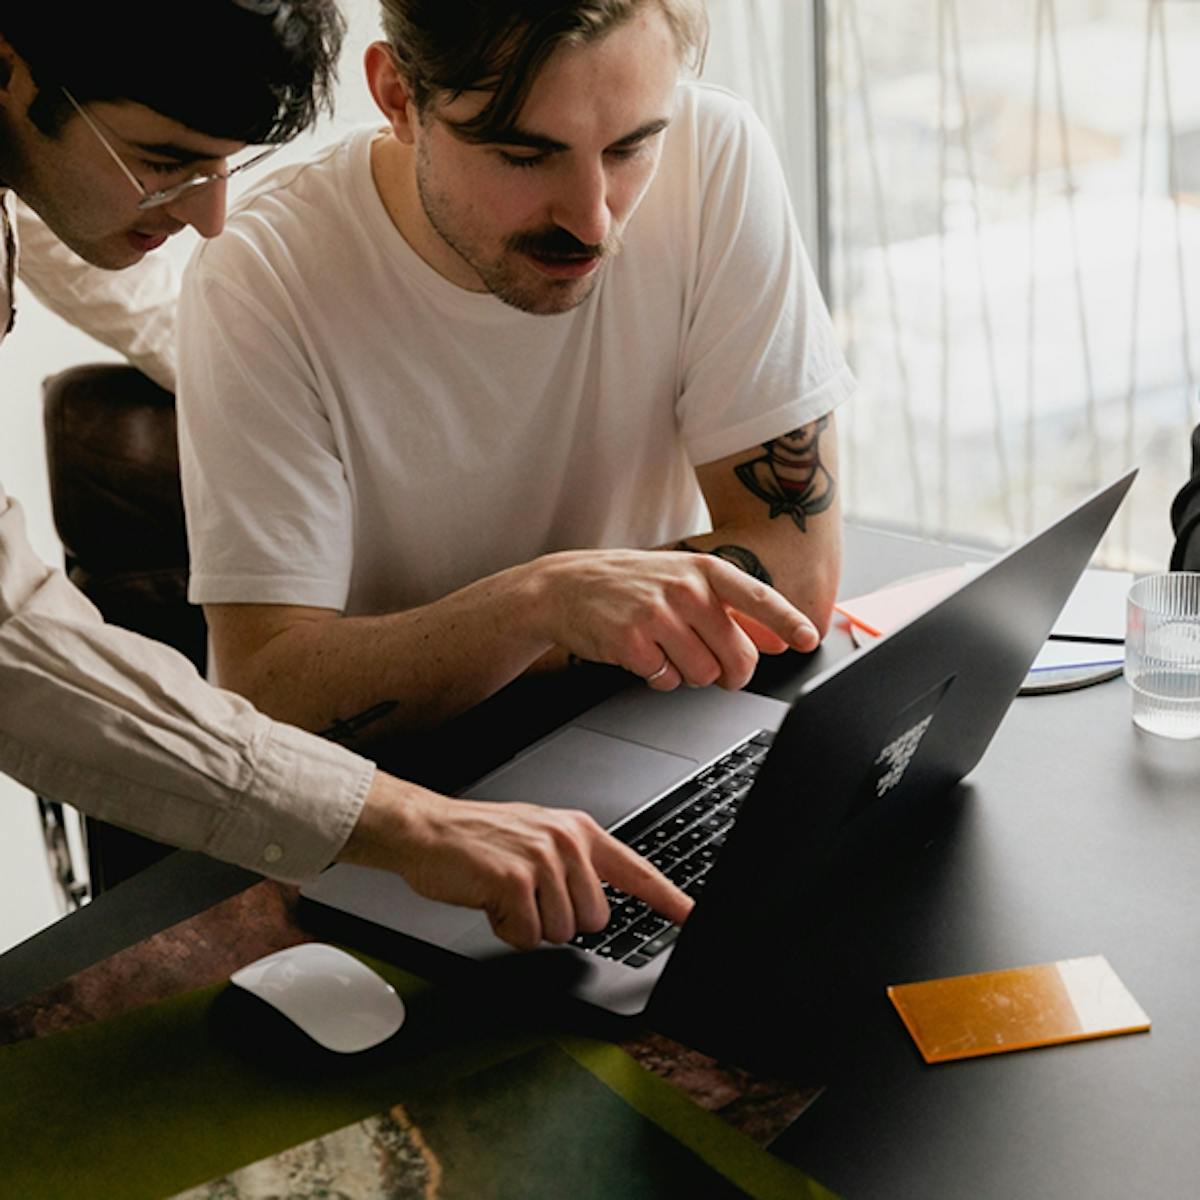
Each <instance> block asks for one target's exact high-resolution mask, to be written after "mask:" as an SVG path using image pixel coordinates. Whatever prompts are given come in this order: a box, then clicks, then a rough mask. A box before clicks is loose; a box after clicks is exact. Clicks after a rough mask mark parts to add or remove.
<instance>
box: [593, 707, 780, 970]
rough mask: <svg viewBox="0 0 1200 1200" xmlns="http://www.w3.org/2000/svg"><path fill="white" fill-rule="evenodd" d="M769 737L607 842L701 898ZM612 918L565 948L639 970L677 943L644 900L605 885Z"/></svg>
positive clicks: (752, 740)
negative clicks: (628, 849)
mask: <svg viewBox="0 0 1200 1200" xmlns="http://www.w3.org/2000/svg"><path fill="white" fill-rule="evenodd" d="M772 736H773V735H772V734H771V733H769V732H767V731H765V730H760V731H759V732H758V733H756V734H753V735H752V736H751V737H748V738H746V740H745V741H744V742H741V743H739V744H738V745H737V746H735V747H734V748H733V749H732V750H730V751H729V753H728V754H726V755H724V756H723V757H722V758H719V759H718V760H717V761H716V762H714V763H712V764H711V765H710V766H707V767H705V768H704V770H703V771H701V772H700V773H699V774H697V775H693V776H692V778H691V779H689V780H687V781H686V782H685V783H682V784H680V785H679V787H677V788H675V790H674V791H672V792H669V793H668V794H667V795H666V796H664V797H663V798H662V799H661V800H659V801H657V802H656V803H654V804H652V805H651V806H650V807H649V808H648V809H646V810H645V811H644V812H640V813H638V815H637V816H636V817H634V818H633V819H632V820H630V821H627V822H626V823H625V824H624V825H623V826H621V827H620V828H619V829H616V830H614V831H613V836H614V837H616V838H617V839H618V840H619V841H622V842H624V843H625V844H626V845H628V846H631V847H632V848H633V849H634V850H636V851H637V852H638V853H639V854H641V855H643V856H644V857H646V858H648V859H649V860H650V861H651V862H652V863H653V864H654V865H655V866H656V867H658V869H659V870H660V871H662V873H663V874H664V875H666V877H667V878H668V879H670V880H671V881H672V882H673V883H674V884H676V886H678V887H680V888H682V889H683V891H685V892H687V894H688V895H689V896H693V897H696V896H699V895H700V893H701V892H702V891H703V890H704V884H705V881H706V880H707V878H708V872H709V871H710V870H711V869H712V865H713V863H714V862H716V860H717V855H718V854H719V853H720V850H721V847H722V846H723V845H724V844H725V838H726V836H727V834H728V832H729V829H730V827H731V826H732V825H733V822H734V819H735V818H736V817H737V813H738V810H739V809H740V808H741V806H742V801H743V800H744V799H745V796H746V793H747V792H748V791H749V790H750V785H751V784H753V782H754V779H755V776H756V775H757V774H758V766H759V763H760V762H762V760H763V758H764V757H766V753H767V750H768V748H769V747H770V745H771V738H772ZM604 894H605V896H607V898H608V904H609V908H610V909H611V913H612V915H611V916H610V917H609V921H608V924H607V925H606V926H605V927H604V928H603V929H602V930H600V931H599V932H598V933H579V934H576V935H575V937H574V938H572V939H571V945H572V946H575V947H577V948H578V949H580V950H586V951H587V952H588V953H590V954H597V955H599V956H600V957H601V958H608V959H612V960H613V961H614V962H621V963H624V964H625V965H626V966H627V967H644V966H645V965H646V964H647V963H648V962H650V960H651V959H653V958H654V956H655V955H656V954H661V953H662V952H663V951H664V950H665V949H666V948H667V947H668V946H670V945H671V943H672V942H674V940H675V939H676V938H677V937H678V936H679V926H678V925H672V924H671V922H670V921H668V920H667V919H666V918H665V917H660V916H659V915H658V913H656V912H655V911H654V910H653V909H652V908H651V907H650V906H649V905H648V904H647V903H646V902H645V901H644V900H639V899H637V897H636V896H631V895H629V894H628V893H627V892H623V891H621V890H620V889H619V888H615V887H613V886H612V884H610V883H606V884H604Z"/></svg>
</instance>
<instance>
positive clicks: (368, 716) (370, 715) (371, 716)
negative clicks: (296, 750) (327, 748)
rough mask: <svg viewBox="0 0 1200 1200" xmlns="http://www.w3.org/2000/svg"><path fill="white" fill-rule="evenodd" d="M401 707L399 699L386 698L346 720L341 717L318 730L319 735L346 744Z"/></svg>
mask: <svg viewBox="0 0 1200 1200" xmlns="http://www.w3.org/2000/svg"><path fill="white" fill-rule="evenodd" d="M399 707H400V702H399V701H398V700H384V701H383V702H382V703H380V704H376V705H373V706H372V707H371V708H368V709H367V710H366V711H365V712H360V713H359V714H358V716H356V717H347V718H346V719H345V720H344V721H343V720H341V719H340V718H339V719H337V720H335V721H334V723H333V724H332V725H330V727H329V728H328V729H320V730H318V731H317V736H318V737H323V738H328V739H329V740H330V741H331V742H341V743H343V744H344V743H346V742H348V741H350V740H351V739H352V738H354V737H357V735H358V734H360V733H361V732H362V731H363V730H364V729H366V728H367V726H369V725H374V724H375V722H376V721H382V720H383V718H384V717H389V716H391V715H392V713H394V712H395V711H396V709H397V708H399Z"/></svg>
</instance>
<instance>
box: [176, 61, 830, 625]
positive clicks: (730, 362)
mask: <svg viewBox="0 0 1200 1200" xmlns="http://www.w3.org/2000/svg"><path fill="white" fill-rule="evenodd" d="M377 135H378V134H377V131H375V130H370V129H365V130H361V131H358V132H356V133H354V134H353V135H351V136H350V137H348V138H347V139H345V140H344V141H342V142H340V143H338V144H336V145H334V146H332V147H329V148H327V149H326V150H325V151H324V152H323V153H321V154H319V155H318V156H317V157H315V158H314V159H312V160H311V161H310V162H308V163H307V164H303V165H300V166H293V167H289V168H286V169H284V170H282V171H280V172H278V173H276V174H275V175H274V176H273V177H272V178H271V179H270V180H268V181H265V182H264V184H263V185H262V186H260V187H259V188H257V189H255V191H254V192H252V193H251V194H250V195H249V196H248V197H247V199H246V201H245V203H244V204H243V205H242V206H241V207H240V208H239V210H238V211H237V212H236V213H235V214H234V215H233V216H232V217H231V219H230V221H229V225H228V229H227V232H226V234H225V235H224V236H223V237H221V238H219V239H217V240H215V241H213V242H211V243H208V244H206V245H205V246H203V247H202V248H201V249H200V250H199V251H198V252H197V254H196V256H195V258H194V260H193V262H192V265H191V267H190V268H189V271H188V273H187V276H186V278H185V282H184V297H183V308H182V313H181V319H180V328H181V338H180V400H181V416H182V420H181V440H182V448H183V453H182V459H183V477H184V489H185V496H186V500H187V508H188V522H189V533H190V537H191V546H192V583H191V598H192V599H193V600H194V601H198V602H208V603H221V602H256V603H267V604H298V605H311V606H317V607H325V608H332V609H338V610H341V611H344V612H346V613H348V614H350V615H359V614H367V613H380V612H388V611H395V610H398V609H402V608H407V607H410V606H412V605H416V604H421V603H425V602H427V601H429V600H432V599H435V598H437V597H439V596H442V595H444V594H446V593H447V592H449V591H451V590H453V589H454V588H456V587H459V586H461V585H463V584H465V583H468V582H470V581H471V580H474V579H477V578H479V577H481V576H483V575H487V574H490V573H492V572H495V571H497V570H500V569H503V568H504V567H507V566H510V565H512V564H514V563H517V562H522V561H527V560H529V559H532V558H535V557H537V556H538V555H540V554H544V553H547V552H549V551H553V550H559V549H567V548H578V547H603V546H642V547H649V546H655V545H660V544H664V543H667V542H671V541H673V540H676V539H678V538H680V537H684V536H686V535H689V534H693V533H697V532H701V531H704V530H706V529H708V528H709V521H708V516H707V512H706V510H705V506H704V502H703V498H702V496H701V494H700V491H699V488H698V485H697V483H696V478H695V472H694V470H693V467H694V466H695V465H697V464H702V463H705V462H711V461H714V460H716V459H720V458H723V457H725V456H727V455H730V454H734V453H737V452H740V451H743V450H746V449H749V448H751V447H754V446H755V445H756V444H758V443H760V442H763V441H766V440H768V439H770V438H773V437H777V436H779V435H781V434H783V433H786V432H788V431H790V430H793V429H796V428H798V427H799V426H801V425H804V424H807V423H809V422H811V421H813V420H815V419H816V418H817V417H820V416H821V415H823V414H825V413H827V412H829V411H830V410H831V409H832V408H833V407H834V406H835V405H837V404H838V403H840V402H841V401H842V400H843V399H844V398H846V397H847V396H848V395H849V394H850V392H851V391H852V388H853V380H852V378H851V376H850V373H849V371H848V369H847V367H846V365H845V362H844V359H843V357H842V354H841V352H840V350H839V348H838V346H837V343H836V340H835V338H834V334H833V330H832V327H831V323H830V320H829V317H828V314H827V312H826V310H825V306H824V304H823V302H822V300H821V297H820V294H819V292H818V289H817V286H816V283H815V280H814V278H813V274H812V271H811V269H810V267H809V264H808V260H807V258H806V256H805V253H804V248H803V246H802V244H801V241H800V238H799V234H798V232H797V229H796V225H795V221H794V219H793V216H792V212H791V208H790V204H789V200H788V196H787V193H786V189H785V185H784V182H783V179H782V174H781V171H780V169H779V165H778V161H777V159H776V156H775V154H774V151H773V149H772V147H771V145H770V142H769V139H768V137H767V134H766V132H765V130H764V129H763V128H762V126H761V124H760V123H759V122H758V120H757V119H756V118H755V116H754V115H753V113H752V111H751V109H750V108H749V106H748V105H747V104H745V103H744V102H743V101H741V100H739V99H737V98H736V97H734V96H731V95H729V94H728V93H726V92H723V91H721V90H719V89H716V88H713V87H709V86H706V85H702V84H683V85H681V86H680V88H679V90H678V102H677V111H676V113H675V115H674V119H673V121H672V123H671V125H670V127H669V128H668V130H667V132H666V134H665V141H664V147H663V156H662V162H661V166H660V168H659V171H658V173H657V175H656V177H655V179H654V180H653V182H652V183H651V185H650V187H649V189H648V191H647V193H646V196H645V198H644V200H643V201H642V204H641V206H640V207H639V209H638V210H637V212H636V213H635V214H634V215H633V217H632V219H631V221H630V223H629V225H628V227H627V230H626V236H625V249H624V251H623V252H622V254H621V255H620V256H619V257H618V258H616V259H615V260H613V261H611V262H609V263H608V265H607V267H606V268H605V270H604V274H603V277H602V278H601V280H600V282H599V284H598V286H597V287H596V288H595V290H594V292H593V293H592V295H591V296H590V297H589V298H588V300H587V301H585V302H584V303H583V304H582V305H580V306H579V307H578V308H576V309H574V310H572V311H571V312H568V313H564V314H560V315H556V316H535V315H530V314H528V313H524V312H520V311H518V310H516V309H514V308H512V307H509V306H507V305H505V304H504V303H502V302H501V301H500V300H497V299H496V298H495V297H494V296H491V295H488V294H482V293H474V292H469V291H466V290H464V289H463V288H460V287H457V286H455V285H454V284H452V283H450V282H449V281H447V280H446V279H444V278H443V277H442V276H441V275H439V274H438V273H437V272H436V271H435V270H434V269H433V268H431V267H430V266H429V265H427V264H426V263H425V262H424V261H423V260H422V259H421V258H420V257H419V256H418V255H417V254H416V253H415V252H414V251H413V250H412V249H411V247H410V246H409V245H408V244H407V242H406V241H405V240H404V238H403V237H402V236H401V234H400V233H399V232H398V231H397V229H396V228H395V226H394V225H393V223H392V221H391V219H390V217H389V216H388V213H387V211H386V209H385V208H384V205H383V203H382V201H381V199H380V197H379V195H378V193H377V191H376V188H375V186H374V183H373V180H372V175H371V169H370V147H371V143H372V140H373V139H374V137H376V136H377Z"/></svg>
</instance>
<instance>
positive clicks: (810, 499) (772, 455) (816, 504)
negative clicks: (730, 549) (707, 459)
mask: <svg viewBox="0 0 1200 1200" xmlns="http://www.w3.org/2000/svg"><path fill="white" fill-rule="evenodd" d="M828 425H829V418H828V417H821V418H820V419H819V420H817V421H814V422H813V423H812V424H811V425H803V426H801V427H800V428H799V429H794V430H792V432H791V433H785V434H784V435H783V436H782V437H777V438H772V439H771V441H769V442H764V443H763V449H764V450H765V451H766V454H763V455H761V456H760V457H759V458H752V459H750V460H749V461H748V462H744V463H740V464H739V465H738V466H736V467H734V473H735V474H736V475H737V477H738V479H740V480H741V481H742V483H743V484H744V485H745V486H746V488H748V489H749V490H750V491H751V492H753V493H754V495H756V496H758V497H759V498H760V499H762V500H765V501H766V502H767V504H768V505H770V516H771V518H772V519H774V518H775V517H781V516H783V515H784V514H785V513H786V514H787V515H788V516H789V517H791V518H792V520H793V521H795V522H796V527H797V528H798V529H800V530H802V531H803V530H806V529H807V528H808V519H809V518H810V517H812V516H815V515H816V514H817V513H822V512H824V511H825V510H826V509H827V508H828V507H829V506H830V505H831V504H832V503H833V498H834V495H835V493H836V490H837V489H836V487H835V484H834V481H833V476H832V475H831V474H830V473H829V471H828V470H827V468H826V467H825V465H824V464H823V463H822V462H821V449H820V442H821V434H822V433H823V432H824V430H825V429H826V428H827V427H828Z"/></svg>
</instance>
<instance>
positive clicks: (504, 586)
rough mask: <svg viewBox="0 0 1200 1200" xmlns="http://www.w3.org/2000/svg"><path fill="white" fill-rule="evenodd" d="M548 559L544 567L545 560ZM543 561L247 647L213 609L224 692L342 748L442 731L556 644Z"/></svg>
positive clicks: (299, 623) (304, 625) (221, 611)
mask: <svg viewBox="0 0 1200 1200" xmlns="http://www.w3.org/2000/svg"><path fill="white" fill-rule="evenodd" d="M539 562H540V560H539ZM538 574H539V572H538V570H537V564H536V563H535V564H523V565H521V566H518V567H513V568H510V569H509V570H506V571H502V572H499V573H498V574H496V575H491V576H488V577H487V578H485V579H482V580H479V581H477V582H476V583H473V584H470V585H468V586H467V587H465V588H461V589H460V590H458V591H456V592H453V593H451V594H450V595H449V596H445V597H443V598H442V599H440V600H437V601H435V602H433V603H431V604H427V605H423V606H421V607H419V608H415V609H410V610H407V611H404V612H398V613H389V614H385V615H381V616H364V617H340V616H332V617H330V618H328V619H305V620H296V621H294V622H291V623H288V624H286V626H284V627H281V628H278V629H276V630H274V631H272V632H271V633H270V635H269V636H268V637H265V638H263V637H260V636H259V635H258V634H257V633H255V635H254V636H252V637H251V639H249V641H250V643H253V648H252V649H249V648H248V645H247V642H246V641H244V640H242V639H241V638H239V637H236V636H232V637H231V636H226V635H224V634H223V633H222V630H223V629H224V628H225V625H226V622H227V621H228V619H229V616H230V614H231V613H233V614H235V615H236V612H237V608H238V606H216V607H214V608H212V609H210V610H209V613H210V619H211V620H212V622H213V626H214V646H215V650H216V660H217V667H218V676H219V680H220V682H221V684H222V685H223V686H226V687H230V688H232V689H233V690H235V691H238V692H240V693H241V694H242V695H244V696H246V697H247V698H249V699H250V700H251V701H252V702H253V703H254V704H255V705H256V706H257V707H258V708H260V709H261V710H262V711H263V712H266V713H268V714H269V715H271V716H273V717H275V718H276V719H277V720H282V721H287V722H289V723H290V724H294V725H298V726H300V727H301V728H302V729H310V730H314V731H316V732H319V733H322V734H324V735H326V736H328V737H331V738H333V739H334V740H336V741H340V742H343V743H346V744H355V743H357V742H359V741H361V740H364V739H370V738H375V737H380V736H387V735H389V734H394V733H398V732H402V731H403V732H412V731H416V730H420V729H424V728H431V727H433V726H436V725H438V724H440V723H442V722H444V721H446V720H449V719H450V718H452V717H455V716H457V715H458V714H460V713H462V712H464V711H465V710H467V709H468V708H471V707H473V706H474V705H476V704H478V703H480V702H481V701H482V700H484V699H486V698H487V697H488V696H490V695H492V694H493V693H494V692H496V691H498V690H499V689H500V688H501V687H503V686H504V685H505V684H506V683H508V682H509V681H510V680H512V679H514V678H515V677H516V676H517V675H519V674H520V673H521V672H522V671H523V670H524V669H525V668H526V667H527V666H529V664H530V663H532V662H533V661H534V660H535V659H537V658H538V657H539V656H540V655H541V654H543V653H544V652H545V651H546V650H548V649H549V648H550V645H551V642H550V641H549V640H547V639H546V638H545V637H544V636H542V635H541V634H539V632H538V625H537V619H536V614H537V612H538V611H540V610H539V607H538V600H537V597H538V581H537V576H538Z"/></svg>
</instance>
